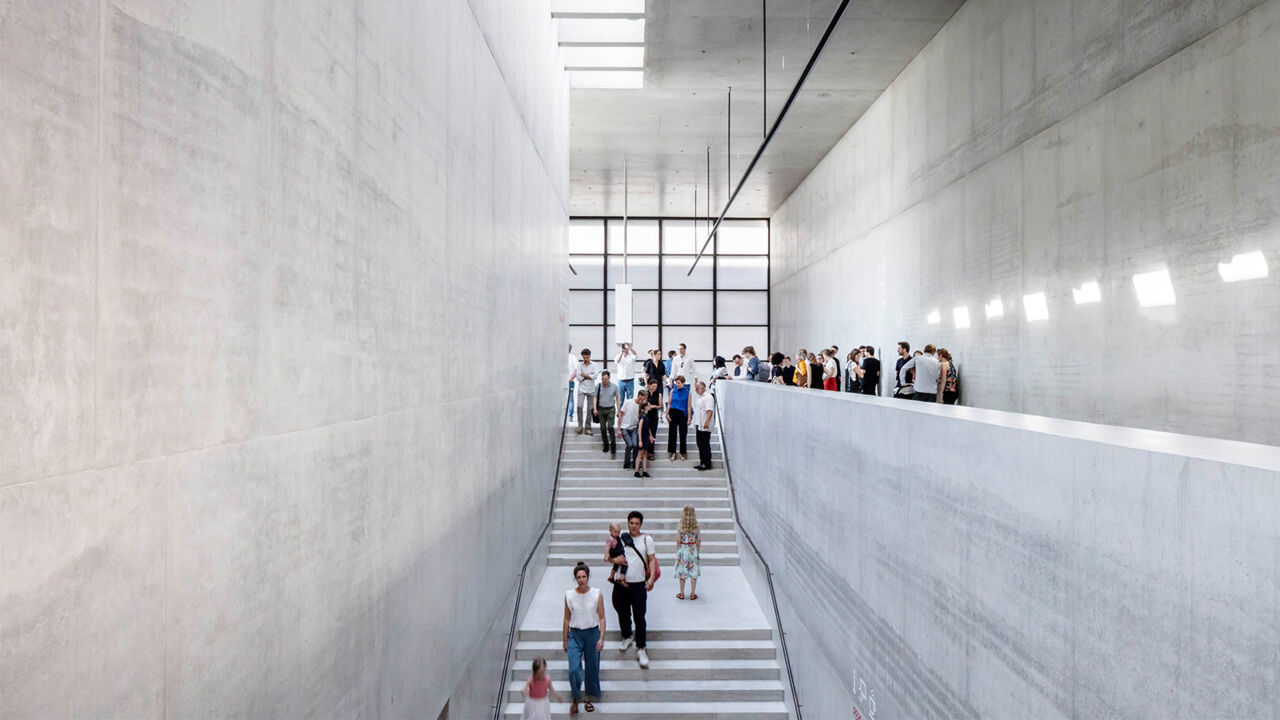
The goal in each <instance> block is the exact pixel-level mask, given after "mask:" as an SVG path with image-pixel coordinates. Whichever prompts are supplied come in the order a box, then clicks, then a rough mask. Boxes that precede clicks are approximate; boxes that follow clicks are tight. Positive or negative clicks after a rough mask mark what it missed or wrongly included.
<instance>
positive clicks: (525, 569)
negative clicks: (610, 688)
mask: <svg viewBox="0 0 1280 720" xmlns="http://www.w3.org/2000/svg"><path fill="white" fill-rule="evenodd" d="M571 407H573V390H572V389H570V390H569V402H568V403H567V404H566V405H565V409H564V415H563V416H562V417H561V419H562V420H563V421H564V422H563V423H561V426H560V448H559V450H558V451H557V452H556V476H555V481H554V483H553V484H552V486H551V506H550V507H548V508H547V522H546V523H545V524H543V526H542V532H540V533H538V539H537V541H535V542H534V543H533V547H532V548H531V549H530V550H529V554H528V555H526V556H525V558H524V564H523V565H521V566H520V581H519V582H518V583H517V584H516V606H515V609H514V610H512V611H511V630H510V631H509V632H508V633H507V654H506V655H504V656H503V660H502V681H501V682H500V683H499V685H498V702H497V703H495V704H494V706H493V720H502V709H503V708H504V707H506V704H507V703H506V699H507V677H508V676H509V675H510V671H511V651H512V649H513V648H514V647H515V642H516V632H517V631H518V628H517V627H516V626H517V625H518V624H519V622H520V599H521V597H522V596H523V594H524V581H525V578H526V577H527V576H528V574H529V563H531V562H533V556H534V555H535V554H537V552H538V548H539V547H541V546H542V538H544V537H546V536H547V530H550V529H551V520H552V518H554V517H555V513H556V494H557V493H559V492H560V461H561V459H562V458H563V457H564V436H565V433H566V431H567V430H568V429H569V408H571Z"/></svg>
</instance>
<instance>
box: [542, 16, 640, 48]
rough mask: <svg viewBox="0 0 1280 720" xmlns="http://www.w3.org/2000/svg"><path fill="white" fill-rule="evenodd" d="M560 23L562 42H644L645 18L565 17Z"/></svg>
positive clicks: (604, 43)
mask: <svg viewBox="0 0 1280 720" xmlns="http://www.w3.org/2000/svg"><path fill="white" fill-rule="evenodd" d="M557 22H559V23H560V42H562V43H591V44H595V45H607V44H609V43H642V42H644V21H643V20H619V19H616V18H563V19H561V20H557Z"/></svg>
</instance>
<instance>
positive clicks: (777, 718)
mask: <svg viewBox="0 0 1280 720" xmlns="http://www.w3.org/2000/svg"><path fill="white" fill-rule="evenodd" d="M595 708H596V711H595V713H593V715H595V716H597V717H607V718H615V719H616V720H654V719H655V718H662V719H664V720H787V706H786V705H785V704H784V703H782V702H781V701H779V702H758V703H753V702H707V703H698V702H670V703H664V702H657V703H652V702H637V703H609V702H601V703H598V704H597V705H596V706H595ZM523 711H524V704H523V703H510V704H508V705H507V707H506V708H505V709H504V710H503V717H507V718H518V717H520V715H521V713H522V712H523ZM551 717H553V718H568V717H570V716H569V705H568V704H567V703H551ZM577 717H579V718H581V717H582V715H578V716H577Z"/></svg>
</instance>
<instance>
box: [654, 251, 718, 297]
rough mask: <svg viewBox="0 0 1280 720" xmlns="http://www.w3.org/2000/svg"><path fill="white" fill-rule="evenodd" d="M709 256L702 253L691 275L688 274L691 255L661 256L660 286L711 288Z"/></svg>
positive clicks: (681, 288)
mask: <svg viewBox="0 0 1280 720" xmlns="http://www.w3.org/2000/svg"><path fill="white" fill-rule="evenodd" d="M712 264H713V263H712V262H711V256H710V255H704V256H703V257H702V260H701V262H699V263H698V268H697V269H696V270H694V271H693V275H688V272H689V268H690V267H691V266H692V265H693V257H692V256H688V255H679V256H676V257H663V258H662V287H663V289H669V290H695V289H704V290H710V289H711V266H712Z"/></svg>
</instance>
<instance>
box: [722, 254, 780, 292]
mask: <svg viewBox="0 0 1280 720" xmlns="http://www.w3.org/2000/svg"><path fill="white" fill-rule="evenodd" d="M716 273H717V275H716V286H717V287H721V288H741V289H744V290H767V289H769V258H767V257H719V258H716Z"/></svg>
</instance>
